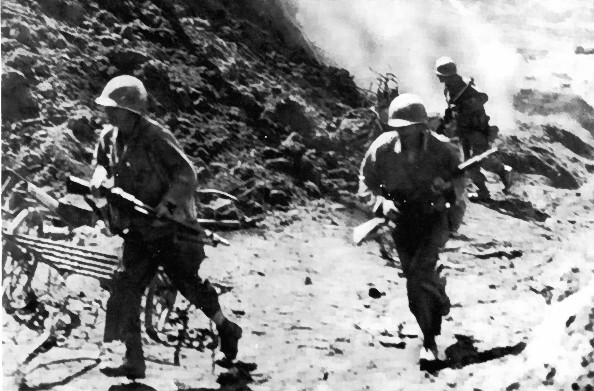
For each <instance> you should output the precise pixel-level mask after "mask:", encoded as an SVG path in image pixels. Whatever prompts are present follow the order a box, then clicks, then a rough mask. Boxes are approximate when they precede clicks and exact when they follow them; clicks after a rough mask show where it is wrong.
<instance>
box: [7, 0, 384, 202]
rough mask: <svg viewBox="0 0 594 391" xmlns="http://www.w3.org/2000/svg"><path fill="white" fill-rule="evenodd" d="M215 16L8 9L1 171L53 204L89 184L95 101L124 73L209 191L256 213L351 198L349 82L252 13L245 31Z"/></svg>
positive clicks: (85, 7) (149, 6)
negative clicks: (309, 200) (54, 196)
mask: <svg viewBox="0 0 594 391" xmlns="http://www.w3.org/2000/svg"><path fill="white" fill-rule="evenodd" d="M264 3H265V2H262V4H264ZM213 4H214V5H208V4H205V5H201V6H197V5H194V4H193V2H181V1H179V2H175V3H170V2H167V1H154V2H151V1H147V2H145V3H141V2H138V3H137V2H131V1H128V2H113V1H107V0H103V1H97V2H95V1H80V2H79V1H66V0H64V1H40V2H35V1H26V2H11V1H7V2H6V3H5V4H4V7H3V15H4V18H3V22H2V23H3V25H2V32H3V34H2V35H3V40H2V53H3V60H2V61H3V67H4V73H3V76H2V96H3V98H4V99H3V100H2V102H3V103H2V114H3V123H2V136H3V137H2V148H3V152H4V153H3V159H4V160H3V162H4V164H5V165H6V166H9V167H13V168H16V169H17V170H18V171H19V172H20V173H21V174H24V175H25V176H26V177H28V178H30V179H31V180H32V181H34V182H36V183H38V184H41V185H47V186H50V188H51V189H53V190H55V191H57V192H58V194H60V193H61V192H60V190H61V186H60V184H61V182H63V179H64V177H65V175H67V174H68V173H72V174H75V175H79V176H87V175H88V174H89V172H90V168H89V167H90V163H91V159H92V148H93V146H94V143H95V141H96V137H97V135H98V132H99V131H100V129H101V127H102V125H103V124H104V119H103V117H102V115H101V110H100V108H98V107H97V106H96V105H95V104H94V102H93V100H94V98H95V97H96V96H98V94H99V93H100V92H101V89H102V87H103V86H104V85H105V83H106V82H107V81H108V80H109V79H110V78H112V77H114V76H116V75H119V74H133V75H135V76H137V77H139V78H140V79H142V80H144V82H145V84H146V86H147V89H148V91H149V94H150V112H151V117H153V118H155V119H156V120H157V121H159V122H160V123H162V124H163V125H165V126H168V127H169V128H170V129H171V130H172V131H173V132H174V134H175V135H176V136H177V137H178V139H180V141H182V143H183V145H184V149H185V151H186V152H187V154H188V155H189V156H190V157H191V158H192V159H193V161H194V163H195V165H196V168H197V170H198V171H199V172H200V173H201V180H202V182H203V183H204V185H205V186H214V187H217V188H219V189H221V190H227V191H230V192H232V193H234V194H241V193H242V192H245V191H251V192H250V193H249V197H248V198H249V200H250V205H247V206H246V207H251V209H255V210H261V209H263V208H265V207H266V205H269V204H272V205H287V204H288V202H289V200H290V199H291V198H292V195H293V193H295V194H298V195H301V196H303V195H305V191H307V192H308V193H309V194H310V195H312V196H321V195H331V196H335V197H339V196H340V191H352V190H355V189H356V182H357V177H356V174H355V173H356V168H357V165H358V157H359V156H360V154H361V151H362V148H361V145H362V144H364V143H365V142H366V141H367V140H366V139H365V134H360V133H357V134H353V132H352V129H350V128H347V129H343V128H344V126H342V127H341V123H342V119H343V118H345V117H355V118H361V119H362V120H363V121H364V122H365V121H366V122H367V123H370V122H371V121H372V118H373V117H372V113H371V112H369V111H366V110H365V109H363V108H362V107H363V105H364V103H365V98H364V97H362V96H361V95H360V94H359V91H358V90H357V88H356V86H355V85H354V83H353V81H352V78H351V77H350V76H349V74H348V73H347V72H345V71H343V70H340V69H336V68H332V67H327V66H324V65H321V64H319V63H318V62H317V61H316V60H315V58H314V57H313V55H311V52H310V51H307V50H306V49H303V46H300V45H299V44H298V43H292V44H291V42H292V41H291V39H293V41H294V40H295V39H296V38H290V37H296V35H295V33H294V31H293V32H291V31H288V32H287V31H284V30H282V29H280V27H279V29H275V28H274V25H273V26H272V27H270V26H268V23H267V20H273V19H274V20H275V21H276V23H277V24H279V23H280V24H279V26H281V25H282V26H285V24H282V23H281V21H282V19H279V16H278V15H276V14H275V15H271V16H269V17H268V19H266V18H265V17H263V16H261V15H260V14H261V13H262V11H261V8H263V6H262V4H260V3H258V2H255V3H254V9H253V15H252V14H250V13H248V12H245V14H246V15H242V16H245V17H246V19H242V18H239V17H238V16H237V13H238V12H239V10H241V8H239V7H238V6H237V7H236V6H233V7H230V9H229V10H227V9H225V8H223V7H222V6H219V7H218V8H217V7H215V5H216V3H213ZM244 9H245V8H244ZM281 11H282V10H280V9H279V11H278V12H281ZM197 14H199V15H200V16H196V15H197ZM273 16H274V17H275V18H273ZM258 17H260V19H258ZM265 28H267V29H265ZM285 29H286V28H285ZM357 130H359V129H357ZM366 131H369V130H366ZM361 140H363V141H361ZM303 189H305V190H303ZM263 205H264V206H263ZM248 209H250V208H248Z"/></svg>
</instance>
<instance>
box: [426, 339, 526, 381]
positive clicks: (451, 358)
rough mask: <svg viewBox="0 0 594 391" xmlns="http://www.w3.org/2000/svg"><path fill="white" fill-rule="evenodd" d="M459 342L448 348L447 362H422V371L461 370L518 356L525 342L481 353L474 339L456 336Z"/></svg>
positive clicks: (446, 352) (446, 351) (524, 346)
mask: <svg viewBox="0 0 594 391" xmlns="http://www.w3.org/2000/svg"><path fill="white" fill-rule="evenodd" d="M455 337H456V339H457V342H456V343H455V344H453V345H451V346H449V347H447V348H446V350H445V354H446V357H447V358H446V360H432V361H421V370H423V371H427V372H437V371H440V370H442V369H445V368H452V369H460V368H464V367H465V366H467V365H472V364H479V363H483V362H487V361H491V360H496V359H498V358H501V357H504V356H508V355H514V356H515V355H518V354H520V353H521V352H522V351H523V350H524V348H526V343H525V342H520V343H518V344H516V345H512V346H502V347H496V348H492V349H489V350H485V351H482V352H479V351H478V349H477V348H476V347H475V346H474V343H475V342H477V341H475V340H474V339H473V338H472V337H469V336H466V335H459V334H456V335H455Z"/></svg>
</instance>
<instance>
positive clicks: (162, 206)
mask: <svg viewBox="0 0 594 391" xmlns="http://www.w3.org/2000/svg"><path fill="white" fill-rule="evenodd" d="M176 209H177V205H175V204H174V203H173V202H171V201H169V200H163V201H161V202H160V203H159V205H157V207H156V208H155V211H156V213H157V218H161V217H164V216H167V217H173V214H174V213H175V210H176Z"/></svg>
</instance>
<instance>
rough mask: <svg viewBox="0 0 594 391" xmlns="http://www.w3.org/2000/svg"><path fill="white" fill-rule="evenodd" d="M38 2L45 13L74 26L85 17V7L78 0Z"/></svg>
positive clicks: (46, 0) (44, 0)
mask: <svg viewBox="0 0 594 391" xmlns="http://www.w3.org/2000/svg"><path fill="white" fill-rule="evenodd" d="M38 4H39V6H40V7H41V9H42V10H43V11H44V12H45V13H47V14H49V15H51V16H53V17H55V18H57V19H61V20H63V21H65V22H67V23H70V24H73V25H75V26H79V25H80V24H81V23H82V22H83V20H84V17H85V9H84V7H83V5H82V4H81V2H79V1H75V0H43V1H39V2H38Z"/></svg>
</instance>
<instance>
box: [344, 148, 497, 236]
mask: <svg viewBox="0 0 594 391" xmlns="http://www.w3.org/2000/svg"><path fill="white" fill-rule="evenodd" d="M495 152H497V148H491V149H489V150H488V151H485V152H483V153H481V154H480V155H477V156H473V157H472V158H470V159H468V160H467V161H465V162H463V163H461V164H460V165H458V167H457V169H456V172H455V173H454V176H456V177H457V176H461V175H464V173H465V172H466V171H468V170H470V169H471V168H473V167H476V166H477V165H478V164H480V163H481V162H482V161H483V160H485V159H486V158H487V157H489V156H491V155H492V154H494V153H495ZM451 186H452V183H451V182H448V183H446V187H445V188H446V189H447V188H449V187H451ZM388 223H389V220H388V219H386V218H385V217H375V218H373V219H371V220H368V221H366V222H365V223H363V224H360V225H358V226H356V227H355V228H354V230H353V242H355V244H356V245H357V246H358V245H360V244H361V243H363V242H364V241H365V240H367V239H368V238H369V237H370V236H371V235H372V234H373V233H375V232H377V230H378V229H380V228H381V227H382V226H385V225H386V224H388Z"/></svg>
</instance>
